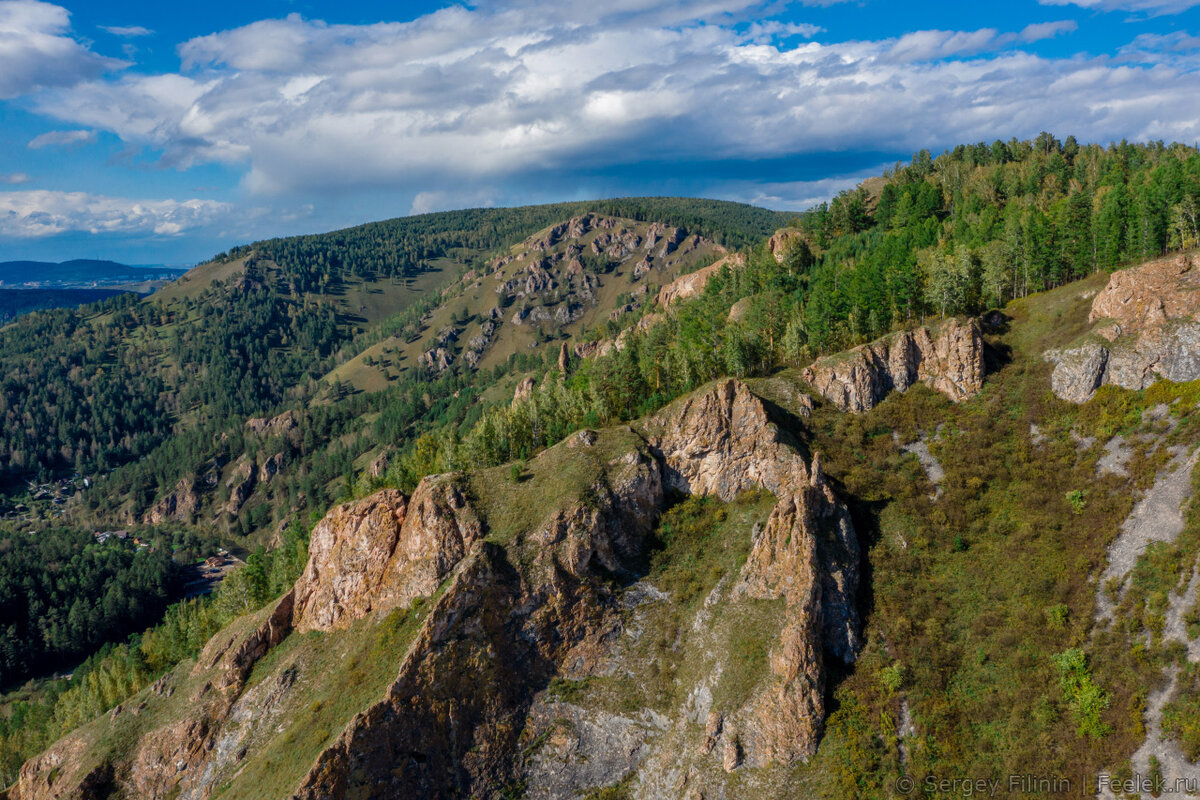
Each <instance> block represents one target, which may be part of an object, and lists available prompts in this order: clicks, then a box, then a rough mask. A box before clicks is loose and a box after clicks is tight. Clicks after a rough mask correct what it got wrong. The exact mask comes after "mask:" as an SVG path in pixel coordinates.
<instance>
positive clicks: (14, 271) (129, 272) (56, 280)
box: [0, 258, 187, 289]
mask: <svg viewBox="0 0 1200 800" xmlns="http://www.w3.org/2000/svg"><path fill="white" fill-rule="evenodd" d="M186 271H187V270H185V269H177V268H171V267H162V266H137V267H135V266H128V265H126V264H118V263H116V262H115V261H100V260H96V259H89V258H81V259H75V260H73V261H64V262H62V263H61V264H55V263H52V262H49V261H0V289H33V288H57V289H65V288H80V289H86V288H95V287H98V286H116V285H122V284H141V283H145V282H149V281H170V280H174V279H175V278H178V277H179V276H180V275H182V274H183V273H184V272H186Z"/></svg>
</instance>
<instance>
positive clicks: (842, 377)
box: [803, 318, 984, 412]
mask: <svg viewBox="0 0 1200 800" xmlns="http://www.w3.org/2000/svg"><path fill="white" fill-rule="evenodd" d="M983 373H984V361H983V333H982V331H981V330H980V327H979V322H978V321H977V320H973V319H972V320H967V321H966V322H962V321H959V320H957V319H954V318H951V319H948V320H946V321H945V322H944V323H942V324H941V325H940V326H938V327H936V328H932V329H931V328H928V327H921V328H917V329H916V330H913V331H902V332H900V333H894V334H892V335H890V336H886V337H884V338H882V339H877V340H876V341H874V342H871V343H870V344H864V345H860V346H858V347H856V348H854V349H853V350H849V351H847V352H845V353H839V354H837V355H833V356H828V357H826V358H822V359H820V360H818V361H816V362H814V363H813V364H812V365H811V366H809V367H808V368H807V369H805V370H804V373H803V377H804V380H806V381H808V383H810V384H812V386H813V387H814V388H815V389H816V390H817V391H818V392H819V393H820V394H821V395H822V396H824V397H825V399H827V400H829V401H830V402H831V403H833V404H834V405H835V406H837V407H838V408H839V409H841V410H842V411H855V412H859V411H867V410H869V409H871V408H874V407H875V406H876V405H878V404H879V402H880V401H882V400H883V398H885V397H886V396H887V395H888V394H889V393H890V392H893V391H896V392H903V391H905V390H907V389H908V388H909V387H910V386H912V385H913V384H915V383H917V382H921V383H924V384H925V385H927V386H929V387H930V388H931V389H935V390H937V391H939V392H941V393H942V394H944V395H946V396H947V397H949V398H950V399H951V400H953V401H954V402H956V403H957V402H960V401H962V400H965V399H966V398H968V397H971V396H973V395H974V394H976V393H977V392H978V391H979V390H980V389H981V388H982V386H983Z"/></svg>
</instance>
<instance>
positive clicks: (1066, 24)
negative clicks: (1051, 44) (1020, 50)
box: [1017, 19, 1079, 42]
mask: <svg viewBox="0 0 1200 800" xmlns="http://www.w3.org/2000/svg"><path fill="white" fill-rule="evenodd" d="M1078 29H1079V24H1078V23H1076V22H1075V20H1073V19H1064V20H1058V21H1057V22H1035V23H1033V24H1032V25H1026V26H1025V27H1024V28H1022V29H1021V32H1020V33H1019V34H1017V38H1018V39H1020V40H1021V41H1022V42H1040V41H1041V40H1043V39H1053V38H1054V37H1055V36H1058V35H1059V34H1062V33H1074V32H1075V31H1076V30H1078Z"/></svg>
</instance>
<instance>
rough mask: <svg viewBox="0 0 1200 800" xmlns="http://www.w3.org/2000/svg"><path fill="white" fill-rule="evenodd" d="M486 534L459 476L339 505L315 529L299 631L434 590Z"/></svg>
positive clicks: (299, 586) (299, 587)
mask: <svg viewBox="0 0 1200 800" xmlns="http://www.w3.org/2000/svg"><path fill="white" fill-rule="evenodd" d="M481 535H482V523H481V522H480V520H479V517H478V516H477V515H476V514H475V512H474V510H473V509H472V508H471V507H470V505H469V504H468V503H467V500H466V497H465V496H464V495H463V492H462V490H461V489H460V488H459V486H458V485H457V484H456V483H455V481H454V479H453V478H448V477H445V476H442V477H433V478H426V479H425V480H423V481H421V483H420V484H419V485H418V486H417V489H416V491H415V492H413V496H412V498H411V499H409V500H407V501H406V500H405V498H404V495H402V494H401V493H400V492H397V491H395V490H384V491H382V492H377V493H376V494H373V495H371V496H370V497H368V498H365V499H363V500H360V501H358V502H357V503H348V504H346V505H342V506H338V507H337V508H335V509H334V510H333V511H331V512H330V513H329V514H328V515H327V516H326V517H325V519H324V520H322V521H321V523H320V524H318V525H317V527H316V528H314V529H313V533H312V540H311V543H310V545H309V556H308V565H307V566H306V568H305V570H304V574H303V575H301V576H300V579H299V580H297V581H296V588H295V593H296V615H295V624H296V628H297V630H300V631H305V630H330V629H333V628H340V627H345V626H346V625H348V624H349V623H350V622H352V621H353V620H355V619H359V618H361V617H364V616H366V615H367V614H369V613H371V612H373V611H381V610H386V609H390V608H396V607H403V606H406V605H408V604H409V603H410V602H412V600H413V599H414V598H417V597H421V596H424V595H428V594H431V593H432V592H433V590H434V589H436V588H437V586H438V584H439V583H440V582H441V580H442V578H444V577H445V576H446V574H447V573H449V571H450V570H451V569H453V568H454V565H455V564H457V563H458V562H459V561H460V560H461V559H462V557H463V556H464V555H465V554H466V552H467V551H468V550H469V549H470V548H471V546H472V545H473V544H474V543H475V542H476V541H477V540H478V539H479V538H480V537H481Z"/></svg>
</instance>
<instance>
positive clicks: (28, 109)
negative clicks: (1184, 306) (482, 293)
mask: <svg viewBox="0 0 1200 800" xmlns="http://www.w3.org/2000/svg"><path fill="white" fill-rule="evenodd" d="M976 6H977V7H976ZM1197 97H1200V0H1075V2H1069V0H1043V2H1040V3H1039V2H1035V1H1034V0H1026V1H1025V2H1010V3H1004V4H988V5H987V6H986V7H985V6H984V4H971V5H969V4H961V3H952V2H930V3H921V4H899V3H889V2H886V1H885V0H864V1H863V2H838V1H837V0H810V2H797V3H788V2H770V3H764V2H753V1H752V0H734V2H729V3H713V2H710V1H709V0H674V2H667V3H663V2H648V0H614V1H613V2H609V3H604V4H600V3H594V2H588V3H585V2H581V1H580V0H555V1H554V2H549V0H516V1H515V2H499V1H498V0H483V1H482V2H478V3H475V4H473V5H444V4H440V3H432V2H427V3H407V4H397V3H384V2H367V3H337V4H335V3H331V2H326V1H325V0H307V1H306V0H300V1H298V2H286V1H285V0H270V1H269V2H263V3H254V4H245V3H241V4H235V3H232V2H228V1H227V0H216V2H211V3H206V4H203V5H202V6H200V5H197V6H193V7H188V8H182V7H178V6H173V5H169V4H149V3H138V2H129V1H123V0H116V1H115V2H105V3H98V2H97V3H71V2H67V3H61V4H53V3H44V2H35V1H34V0H0V141H2V142H3V146H2V147H0V261H5V260H15V259H39V260H50V261H63V260H68V259H73V258H97V259H111V260H114V261H119V262H124V263H129V264H168V265H188V264H191V263H195V262H196V261H199V260H202V259H204V258H206V257H208V256H210V255H213V254H215V253H217V252H219V251H221V250H224V249H226V248H228V247H230V246H231V245H234V244H238V243H244V242H248V241H251V240H254V239H259V238H270V237H274V236H282V235H291V234H296V233H306V232H317V231H324V230H329V229H332V228H338V227H344V226H347V225H353V224H357V223H360V222H366V221H369V220H375V219H384V218H388V217H393V216H399V215H404V214H409V213H419V212H423V211H436V210H444V209H451V208H463V207H471V206H488V205H524V204H529V203H541V202H552V201H558V200H576V199H586V198H592V197H612V196H627V195H649V194H654V195H686V196H704V197H715V198H721V199H728V200H737V201H741V202H748V203H754V204H756V205H761V206H767V207H771V208H776V209H783V210H802V209H804V208H807V207H809V206H811V205H813V204H815V203H817V202H820V201H821V200H824V199H827V198H828V197H830V196H832V195H833V194H835V193H836V192H837V191H839V190H841V189H844V188H847V187H849V186H852V185H854V184H855V183H856V182H857V181H859V180H861V179H862V178H864V177H867V176H869V175H872V174H877V173H878V172H880V171H881V170H882V169H884V168H885V167H887V166H889V165H890V164H892V163H894V162H895V161H897V160H900V159H907V158H909V157H910V155H911V154H912V152H913V151H914V150H916V149H919V148H922V147H928V148H930V149H932V150H933V151H934V152H935V153H936V152H938V151H940V150H941V149H943V148H946V147H951V146H953V145H955V144H957V143H961V142H974V141H991V140H994V139H996V138H1003V139H1008V138H1010V137H1014V136H1015V137H1018V138H1031V137H1033V136H1036V135H1037V133H1038V132H1039V131H1042V130H1048V131H1050V132H1052V133H1054V134H1055V135H1056V136H1059V137H1065V136H1067V135H1068V134H1073V135H1075V136H1076V137H1078V138H1079V139H1080V140H1081V141H1098V142H1101V143H1107V142H1109V141H1114V140H1120V139H1122V138H1127V139H1130V140H1138V141H1145V140H1156V139H1162V140H1165V141H1182V142H1185V143H1188V144H1192V143H1194V142H1195V141H1196V140H1197V139H1200V117H1198V115H1200V110H1198V108H1200V107H1198V106H1197V103H1196V98H1197Z"/></svg>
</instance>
